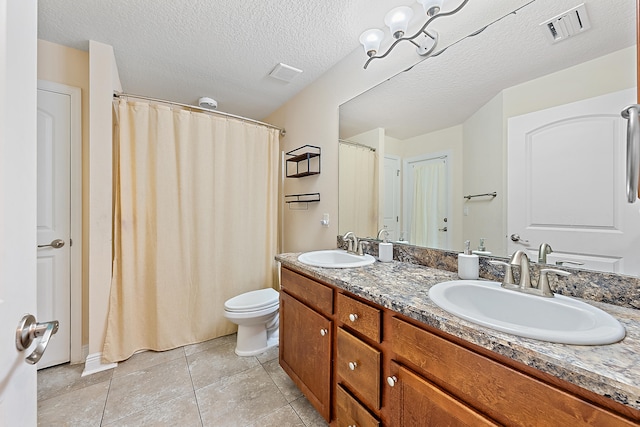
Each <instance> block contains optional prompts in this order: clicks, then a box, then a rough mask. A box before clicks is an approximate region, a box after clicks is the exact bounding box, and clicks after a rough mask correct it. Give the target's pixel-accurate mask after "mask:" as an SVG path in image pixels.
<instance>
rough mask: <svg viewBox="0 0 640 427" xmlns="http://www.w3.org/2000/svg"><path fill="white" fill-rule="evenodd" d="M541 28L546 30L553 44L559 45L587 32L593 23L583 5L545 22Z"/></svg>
mask: <svg viewBox="0 0 640 427" xmlns="http://www.w3.org/2000/svg"><path fill="white" fill-rule="evenodd" d="M540 27H541V28H542V29H543V30H544V32H545V34H546V35H547V38H548V39H549V41H550V42H551V43H558V42H559V41H562V40H566V39H568V38H569V37H572V36H577V35H578V34H581V33H583V32H585V31H587V30H588V29H589V28H591V23H590V22H589V16H588V15H587V9H586V8H585V7H584V3H582V4H580V5H578V6H576V7H574V8H573V9H570V10H567V11H566V12H564V13H561V14H560V15H558V16H555V17H553V18H551V19H549V20H548V21H545V22H543V23H542V24H540Z"/></svg>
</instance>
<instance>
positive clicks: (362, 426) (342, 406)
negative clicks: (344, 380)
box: [336, 385, 380, 427]
mask: <svg viewBox="0 0 640 427" xmlns="http://www.w3.org/2000/svg"><path fill="white" fill-rule="evenodd" d="M336 420H337V423H338V425H339V426H345V427H346V426H358V427H378V426H379V425H380V422H379V421H378V420H377V419H376V417H374V416H373V415H371V414H370V413H369V411H367V409H366V408H365V407H364V406H363V405H361V404H360V402H358V401H357V400H356V399H355V398H353V397H352V396H351V395H350V394H349V392H347V391H346V390H345V389H344V388H343V387H342V386H341V385H338V386H337V387H336Z"/></svg>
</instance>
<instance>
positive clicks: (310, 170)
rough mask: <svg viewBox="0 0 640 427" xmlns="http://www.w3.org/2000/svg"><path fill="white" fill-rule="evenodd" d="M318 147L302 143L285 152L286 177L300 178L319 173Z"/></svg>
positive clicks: (319, 150)
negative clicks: (300, 145)
mask: <svg viewBox="0 0 640 427" xmlns="http://www.w3.org/2000/svg"><path fill="white" fill-rule="evenodd" d="M320 152H321V149H320V147H316V146H315V145H303V146H302V147H299V148H296V149H295V150H291V151H289V152H287V153H286V155H287V156H289V158H287V159H286V168H287V170H286V176H287V178H302V177H304V176H310V175H318V174H320Z"/></svg>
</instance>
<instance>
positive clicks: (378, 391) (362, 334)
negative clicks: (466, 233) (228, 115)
mask: <svg viewBox="0 0 640 427" xmlns="http://www.w3.org/2000/svg"><path fill="white" fill-rule="evenodd" d="M282 289H283V292H281V305H280V364H281V366H282V367H283V369H284V370H285V371H286V372H287V374H289V376H290V377H291V378H292V379H293V381H294V382H295V383H296V384H297V385H298V387H299V388H300V389H301V390H302V391H303V393H304V394H305V395H306V396H307V398H308V399H309V401H310V402H311V403H312V404H313V405H314V406H315V407H316V408H317V409H318V411H319V412H320V413H321V414H322V416H324V417H325V419H326V420H327V421H331V425H332V426H353V425H357V426H378V425H386V426H389V427H396V426H411V427H414V426H438V427H440V426H493V425H507V426H524V425H529V426H536V427H537V426H554V427H555V426H572V427H574V426H585V427H586V426H606V427H613V426H632V425H635V426H637V425H639V424H638V421H640V415H639V412H638V411H635V410H633V409H631V408H628V407H623V406H622V405H620V404H617V403H615V402H612V401H610V400H609V399H606V398H604V397H602V396H598V395H596V394H595V393H591V392H589V391H587V390H584V389H581V388H580V387H578V386H575V385H573V384H569V383H567V382H564V381H562V380H560V379H558V378H555V377H552V376H550V375H548V374H543V373H541V372H540V371H537V370H535V369H533V368H530V367H528V366H525V365H522V364H520V363H518V362H515V361H513V360H510V359H507V358H505V357H504V356H499V355H497V354H495V353H492V352H490V351H488V350H485V349H482V348H479V347H477V346H474V345H472V344H469V343H466V342H465V341H463V340H461V339H459V338H455V337H452V336H449V335H447V334H445V333H443V332H441V331H438V330H436V329H434V328H430V327H429V326H427V325H424V324H421V323H418V322H416V321H415V320H412V319H408V318H406V317H404V316H402V315H401V314H398V313H395V312H393V311H391V310H388V309H386V308H383V307H380V306H377V305H375V304H373V303H368V302H366V301H365V300H363V299H362V298H358V297H356V296H354V295H351V294H349V293H347V292H345V291H343V290H341V289H337V288H334V287H331V286H329V285H326V284H323V283H320V282H318V281H316V280H313V279H311V278H309V277H306V276H304V275H301V274H298V273H296V272H294V271H291V270H288V269H286V268H283V269H282ZM334 295H335V298H334ZM334 302H335V310H334ZM332 357H333V358H332Z"/></svg>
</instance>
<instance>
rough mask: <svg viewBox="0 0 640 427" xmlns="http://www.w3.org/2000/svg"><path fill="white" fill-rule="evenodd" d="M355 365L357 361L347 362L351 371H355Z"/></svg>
mask: <svg viewBox="0 0 640 427" xmlns="http://www.w3.org/2000/svg"><path fill="white" fill-rule="evenodd" d="M357 367H358V363H357V362H349V369H351V370H352V371H355V370H356V368H357Z"/></svg>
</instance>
